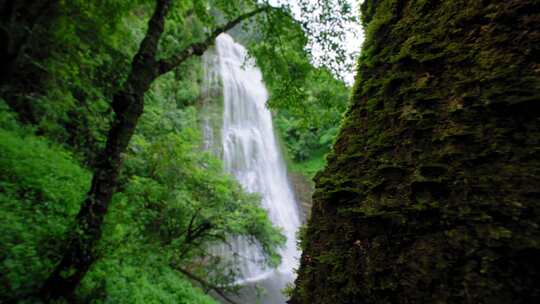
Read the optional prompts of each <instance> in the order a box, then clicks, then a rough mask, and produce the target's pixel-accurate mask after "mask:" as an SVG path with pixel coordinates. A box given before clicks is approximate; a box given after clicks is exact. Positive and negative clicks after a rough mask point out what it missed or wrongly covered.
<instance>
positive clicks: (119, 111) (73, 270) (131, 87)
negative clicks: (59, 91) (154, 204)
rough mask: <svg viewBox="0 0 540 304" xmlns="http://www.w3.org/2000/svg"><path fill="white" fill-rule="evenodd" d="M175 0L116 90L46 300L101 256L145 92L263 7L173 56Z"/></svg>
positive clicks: (63, 291)
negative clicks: (170, 19) (164, 53)
mask: <svg viewBox="0 0 540 304" xmlns="http://www.w3.org/2000/svg"><path fill="white" fill-rule="evenodd" d="M170 6H171V0H157V5H156V8H155V11H154V13H153V15H152V17H151V19H150V21H149V26H148V31H147V33H146V35H145V38H144V39H143V41H142V42H141V45H140V46H139V50H138V52H137V54H136V55H135V57H134V59H133V61H132V64H131V71H130V74H129V76H128V78H127V81H126V82H125V83H124V85H123V88H122V89H121V90H120V91H119V92H118V93H116V94H115V95H114V97H113V102H112V108H113V110H114V112H115V119H114V121H113V123H112V127H111V129H110V131H109V134H108V137H107V144H106V148H105V149H104V150H103V151H102V152H101V153H100V155H99V156H98V161H97V162H98V163H97V165H96V167H95V171H94V175H93V179H92V185H91V188H90V191H89V192H88V194H87V198H86V200H85V201H84V204H83V205H82V207H81V210H80V211H79V214H78V215H77V218H76V228H75V229H74V232H73V235H72V237H71V240H70V243H69V245H68V247H67V249H66V251H65V253H64V256H63V258H62V260H61V261H60V263H59V264H58V265H57V266H56V268H55V269H54V271H53V272H52V274H51V275H50V276H49V278H48V279H47V280H46V282H45V284H44V285H43V287H42V289H41V291H40V296H41V298H42V299H44V300H45V301H49V300H51V299H58V298H62V297H63V298H68V299H69V298H70V297H71V296H72V294H73V292H74V291H75V289H76V287H77V286H78V285H79V283H80V281H81V280H82V278H83V277H84V275H85V274H86V272H87V271H88V269H89V268H90V267H91V266H92V264H93V263H94V261H95V260H96V253H95V246H96V244H97V242H98V241H99V240H100V238H101V233H102V224H103V219H104V217H105V215H106V213H107V209H108V206H109V202H110V200H111V198H112V196H113V194H114V192H115V188H116V185H117V180H118V175H119V172H120V168H121V166H122V153H123V152H124V151H125V150H126V148H127V146H128V144H129V141H130V139H131V137H132V135H133V133H134V131H135V127H136V125H137V121H138V120H139V117H140V116H141V115H142V113H143V109H144V94H145V92H146V91H148V89H149V88H150V85H151V84H152V82H153V81H154V80H155V79H156V78H157V77H159V76H160V75H162V74H164V73H167V72H169V71H171V70H172V69H174V68H176V67H177V66H179V65H180V64H182V63H183V62H184V61H185V60H187V59H188V58H190V57H191V56H194V55H197V56H200V55H202V54H203V53H204V51H205V50H206V49H207V48H208V47H209V46H210V45H212V44H213V42H214V40H215V38H216V37H217V36H218V35H219V34H220V33H223V32H225V31H227V30H229V29H232V28H233V27H234V26H236V25H237V24H239V23H240V22H241V21H242V20H245V19H247V18H250V17H251V16H253V15H255V14H257V13H259V12H262V11H263V10H265V9H266V8H261V9H257V10H254V11H252V12H249V13H246V14H244V15H241V16H239V17H238V18H236V19H234V20H232V21H230V22H228V23H226V24H225V25H223V26H221V27H218V28H216V29H215V30H214V31H213V32H212V33H211V34H210V35H209V36H208V37H206V39H205V40H204V41H202V42H199V43H194V44H192V45H190V46H188V47H187V48H186V49H185V50H183V51H181V52H180V53H179V54H178V55H175V56H173V57H171V58H168V59H163V60H157V59H156V52H157V48H158V43H159V40H160V38H161V35H162V34H163V31H164V24H165V18H166V16H167V13H168V11H169V9H170Z"/></svg>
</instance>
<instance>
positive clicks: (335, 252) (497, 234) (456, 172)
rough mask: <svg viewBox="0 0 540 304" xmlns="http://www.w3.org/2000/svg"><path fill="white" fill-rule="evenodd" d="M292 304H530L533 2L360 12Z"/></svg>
mask: <svg viewBox="0 0 540 304" xmlns="http://www.w3.org/2000/svg"><path fill="white" fill-rule="evenodd" d="M362 10H363V21H364V25H365V26H366V42H365V44H364V46H363V50H362V53H361V56H360V59H359V64H358V72H357V78H356V83H355V86H354V91H353V94H352V96H353V97H352V102H351V106H350V109H349V110H348V112H347V115H346V118H345V121H344V123H343V125H342V129H341V132H340V134H339V136H338V139H337V141H336V143H335V146H334V148H333V152H332V153H331V154H330V155H329V156H328V164H327V167H326V168H325V170H323V171H322V172H321V173H320V174H318V176H317V177H316V191H315V194H314V205H313V209H312V217H311V219H310V221H309V224H308V228H307V231H306V233H305V235H304V236H303V239H302V246H303V249H304V251H303V255H302V260H301V267H300V269H299V277H298V279H297V281H296V289H295V290H294V293H293V296H292V299H291V300H290V303H294V304H301V303H302V304H303V303H310V304H316V303H324V304H328V303H333V304H340V303H536V302H539V301H540V288H539V285H538V282H540V259H538V257H539V256H540V230H539V224H540V2H539V1H534V0H508V1H496V0H491V1H490V0H431V1H430V0H416V1H412V0H366V1H364V3H363V5H362Z"/></svg>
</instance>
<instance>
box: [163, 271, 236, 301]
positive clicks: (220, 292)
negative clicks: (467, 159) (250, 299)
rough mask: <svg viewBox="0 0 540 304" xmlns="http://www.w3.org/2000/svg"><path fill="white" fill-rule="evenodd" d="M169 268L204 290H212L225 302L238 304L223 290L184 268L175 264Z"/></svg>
mask: <svg viewBox="0 0 540 304" xmlns="http://www.w3.org/2000/svg"><path fill="white" fill-rule="evenodd" d="M171 267H172V268H173V269H175V270H177V271H179V272H181V273H182V274H184V275H185V276H186V277H188V278H190V279H192V280H194V281H196V282H197V283H199V284H201V285H202V286H204V287H205V288H208V289H210V290H213V291H215V292H216V293H217V294H218V295H219V296H220V297H222V298H223V299H225V300H226V301H227V302H229V303H231V304H239V303H238V302H236V301H234V300H233V299H231V298H229V296H227V294H226V293H225V291H223V289H221V288H219V286H216V285H214V284H212V283H210V282H208V281H206V280H204V279H202V278H200V277H198V276H196V275H194V274H193V273H191V272H189V271H187V270H185V269H184V268H182V267H180V266H178V265H175V264H171Z"/></svg>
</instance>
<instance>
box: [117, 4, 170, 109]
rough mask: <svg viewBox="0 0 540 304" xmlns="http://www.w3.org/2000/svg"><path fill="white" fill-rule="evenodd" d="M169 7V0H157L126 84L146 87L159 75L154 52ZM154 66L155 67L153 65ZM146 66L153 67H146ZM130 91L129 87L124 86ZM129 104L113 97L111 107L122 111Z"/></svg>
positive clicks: (162, 30) (163, 27) (155, 51)
mask: <svg viewBox="0 0 540 304" xmlns="http://www.w3.org/2000/svg"><path fill="white" fill-rule="evenodd" d="M170 7H171V0H157V3H156V7H155V9H154V13H153V14H152V17H151V18H150V20H149V21H148V30H147V31H146V35H145V36H144V38H143V41H142V42H141V44H140V46H139V49H138V51H137V54H135V56H134V57H133V62H132V66H131V72H130V73H129V76H128V80H127V81H126V84H128V85H130V86H132V87H139V88H142V89H143V90H144V91H146V90H147V89H148V87H149V86H150V84H151V83H152V81H153V80H154V79H155V78H156V77H157V76H159V74H158V71H157V70H158V68H157V65H156V63H157V60H156V53H157V49H158V44H159V39H160V38H161V35H162V34H163V32H164V30H165V17H166V16H167V13H168V12H169V9H170ZM154 66H155V67H154ZM148 67H153V68H152V69H150V70H149V69H148ZM124 89H125V90H127V91H130V90H131V89H130V87H127V88H124ZM128 106H129V105H128V104H126V101H125V100H124V99H119V98H113V102H112V108H113V110H114V112H115V113H116V114H119V113H122V112H123V111H124V110H125V109H126V108H127V107H128Z"/></svg>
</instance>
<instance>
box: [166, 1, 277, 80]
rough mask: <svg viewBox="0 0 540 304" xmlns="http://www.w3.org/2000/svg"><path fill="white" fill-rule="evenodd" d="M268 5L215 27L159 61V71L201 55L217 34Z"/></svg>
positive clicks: (169, 68) (268, 7)
mask: <svg viewBox="0 0 540 304" xmlns="http://www.w3.org/2000/svg"><path fill="white" fill-rule="evenodd" d="M270 8H271V7H270V6H264V7H260V8H258V9H256V10H253V11H251V12H249V13H245V14H243V15H240V16H238V17H237V18H235V19H233V20H231V21H229V22H227V23H226V24H224V25H222V26H220V27H218V28H216V29H215V30H214V31H212V33H211V34H210V35H208V37H206V38H205V39H204V40H203V41H200V42H195V43H192V44H191V45H189V46H188V47H186V48H185V49H183V50H182V51H180V52H179V53H177V54H175V55H173V56H171V57H169V58H166V59H162V60H160V61H159V73H160V74H165V73H167V72H169V71H171V70H173V69H174V68H176V67H177V66H179V65H180V64H181V63H182V62H184V61H186V60H187V59H188V58H190V57H191V56H193V55H198V56H200V55H202V54H203V53H204V52H205V51H206V50H207V49H208V48H209V47H210V46H211V45H212V44H213V43H214V40H215V39H216V38H217V36H219V34H221V33H224V32H226V31H228V30H230V29H232V28H233V27H235V26H236V25H238V24H239V23H240V22H242V21H244V20H246V19H249V18H251V17H253V16H255V15H257V14H259V13H261V12H264V11H267V10H269V9H270Z"/></svg>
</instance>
